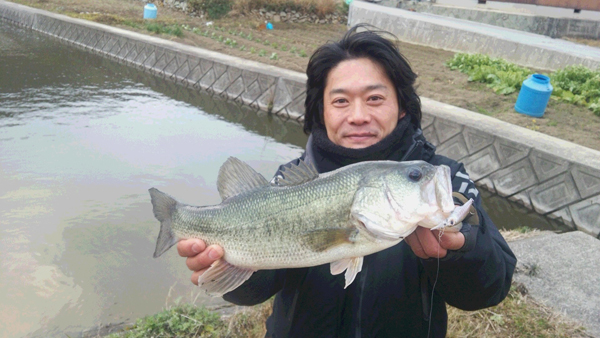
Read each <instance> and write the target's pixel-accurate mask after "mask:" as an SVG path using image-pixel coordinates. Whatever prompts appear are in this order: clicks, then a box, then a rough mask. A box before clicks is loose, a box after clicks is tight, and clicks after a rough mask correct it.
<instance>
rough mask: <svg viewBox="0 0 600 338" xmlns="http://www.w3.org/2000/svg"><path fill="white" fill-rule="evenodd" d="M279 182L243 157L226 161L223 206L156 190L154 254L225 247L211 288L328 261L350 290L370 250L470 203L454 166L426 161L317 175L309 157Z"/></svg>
mask: <svg viewBox="0 0 600 338" xmlns="http://www.w3.org/2000/svg"><path fill="white" fill-rule="evenodd" d="M281 174H282V175H280V176H278V177H277V179H276V180H273V181H272V182H269V181H267V180H266V179H265V178H264V177H263V176H262V175H260V174H259V173H257V172H256V171H255V170H254V169H252V167H250V166H249V165H248V164H246V163H244V162H243V161H241V160H239V159H237V158H235V157H230V158H229V159H227V161H226V162H225V163H224V164H223V165H222V166H221V168H220V170H219V175H218V179H217V190H218V191H219V194H220V196H221V198H222V202H221V203H220V204H218V205H210V206H192V205H187V204H184V203H181V202H178V201H177V200H176V199H175V198H173V197H171V196H169V195H168V194H166V193H163V192H161V191H159V190H158V189H156V188H151V189H149V192H150V197H151V202H152V206H153V213H154V216H155V217H156V219H157V220H158V221H159V222H160V231H159V235H158V239H157V242H156V249H155V252H154V257H155V258H157V257H159V256H161V255H162V254H163V253H165V252H166V251H167V250H168V249H169V248H171V247H172V246H173V245H175V244H176V243H177V242H178V241H180V240H182V239H188V238H199V239H202V240H203V241H204V242H205V243H206V245H213V244H216V245H220V246H221V247H222V248H223V250H224V255H223V257H222V258H221V259H219V260H217V261H215V262H214V263H213V264H212V265H211V266H210V267H209V268H208V269H207V270H206V271H205V272H204V273H203V274H202V275H201V276H200V277H199V280H198V285H199V287H201V288H202V289H203V290H204V291H206V293H207V294H209V295H212V296H222V295H223V294H225V293H227V292H230V291H232V290H235V289H236V288H237V287H239V286H240V285H241V284H243V283H244V282H245V281H246V280H247V279H248V278H250V276H251V275H252V274H253V273H254V272H256V271H258V270H269V269H283V268H301V267H310V266H317V265H322V264H330V271H331V273H332V274H333V275H338V274H341V273H343V272H344V271H345V275H344V276H345V287H348V285H350V284H351V283H352V282H353V281H354V279H355V277H356V275H357V274H358V273H359V272H360V271H361V269H362V264H363V257H364V256H366V255H370V254H373V253H375V252H378V251H381V250H384V249H387V248H389V247H391V246H394V245H396V244H398V243H399V242H400V241H402V240H403V239H404V238H405V237H406V236H408V235H410V234H411V233H412V232H413V231H414V230H415V229H416V228H417V226H423V227H427V228H432V229H440V230H443V231H458V230H460V226H461V224H462V223H461V222H462V220H463V219H464V218H465V217H466V216H467V215H468V213H469V207H470V206H471V204H472V202H473V201H472V200H469V201H468V202H467V203H465V204H464V205H462V206H455V204H454V200H453V198H452V184H451V180H450V179H451V178H450V168H449V167H447V166H444V165H442V166H434V165H432V164H429V163H427V162H424V161H409V162H395V161H367V162H360V163H356V164H352V165H348V166H345V167H342V168H340V169H337V170H335V171H331V172H328V173H323V174H319V173H318V172H317V170H316V169H315V167H314V166H313V165H311V164H310V163H306V162H304V161H300V162H299V164H298V165H291V166H290V167H284V169H283V170H282V172H281Z"/></svg>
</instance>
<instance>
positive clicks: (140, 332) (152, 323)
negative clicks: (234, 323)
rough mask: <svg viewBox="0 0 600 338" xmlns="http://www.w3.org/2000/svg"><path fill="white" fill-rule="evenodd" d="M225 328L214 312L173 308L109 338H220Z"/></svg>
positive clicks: (225, 325)
mask: <svg viewBox="0 0 600 338" xmlns="http://www.w3.org/2000/svg"><path fill="white" fill-rule="evenodd" d="M226 328H227V324H226V323H225V322H224V321H222V320H221V318H220V316H219V314H218V313H216V312H211V311H209V310H206V309H205V308H202V307H196V306H194V305H183V306H177V307H173V308H170V309H167V310H164V311H162V312H159V313H157V314H155V315H152V316H147V317H144V318H140V319H138V320H137V321H136V323H135V324H134V325H133V326H132V327H130V328H127V329H126V330H125V331H124V332H122V333H119V334H118V336H117V334H115V335H111V337H113V336H114V337H127V338H137V337H140V338H141V337H192V335H193V334H194V333H200V335H194V337H206V338H208V337H215V338H216V337H220V336H221V335H222V334H223V333H224V332H225V331H226Z"/></svg>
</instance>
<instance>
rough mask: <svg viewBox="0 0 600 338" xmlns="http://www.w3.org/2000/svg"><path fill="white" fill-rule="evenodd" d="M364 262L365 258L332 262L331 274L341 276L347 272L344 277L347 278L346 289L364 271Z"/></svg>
mask: <svg viewBox="0 0 600 338" xmlns="http://www.w3.org/2000/svg"><path fill="white" fill-rule="evenodd" d="M363 260H364V257H354V258H345V259H340V260H339V261H335V262H332V263H331V265H330V270H331V274H332V275H339V274H340V273H342V272H344V271H346V274H345V275H344V276H345V278H346V285H345V286H344V289H345V288H347V287H348V285H350V284H352V282H353V281H354V279H355V278H356V275H357V274H358V273H359V272H360V271H361V270H362V265H363Z"/></svg>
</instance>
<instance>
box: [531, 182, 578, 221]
mask: <svg viewBox="0 0 600 338" xmlns="http://www.w3.org/2000/svg"><path fill="white" fill-rule="evenodd" d="M529 197H531V203H532V204H533V208H534V209H535V211H537V212H539V213H541V214H546V213H549V212H552V211H554V210H557V209H559V208H562V207H564V206H567V205H569V204H571V203H573V202H576V201H577V200H579V199H580V196H579V192H578V191H577V188H576V187H575V182H574V181H573V178H572V177H571V175H570V174H569V173H565V174H562V175H559V176H557V177H554V178H552V179H550V180H548V181H546V182H544V183H542V184H539V185H538V186H536V187H533V188H532V189H531V190H530V191H529Z"/></svg>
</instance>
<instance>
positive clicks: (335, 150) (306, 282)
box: [177, 27, 516, 337]
mask: <svg viewBox="0 0 600 338" xmlns="http://www.w3.org/2000/svg"><path fill="white" fill-rule="evenodd" d="M357 28H359V27H354V28H352V29H350V30H349V31H348V32H347V33H346V34H345V35H344V37H343V38H342V39H341V40H340V41H339V42H335V43H328V44H326V45H324V46H322V47H320V48H319V49H318V50H317V51H316V52H315V53H314V54H313V56H312V57H311V59H310V62H309V65H308V68H307V75H308V81H307V97H306V101H305V108H306V115H305V122H304V131H305V132H306V133H309V134H310V137H309V140H308V144H307V145H306V152H305V153H304V154H303V156H302V157H301V158H302V159H304V160H305V161H308V162H312V163H313V164H314V165H315V166H316V168H317V170H318V171H319V172H320V173H324V172H328V171H332V170H335V169H337V168H340V167H342V166H345V165H349V164H352V163H356V162H360V161H368V160H395V161H409V160H424V161H427V162H429V163H432V164H434V165H442V164H444V165H447V166H449V167H450V168H451V175H452V185H453V191H455V194H454V195H455V202H456V203H457V204H462V203H464V202H465V201H466V200H467V199H469V198H473V199H474V200H475V203H474V206H475V207H474V210H473V216H471V217H470V218H468V219H466V220H465V221H464V222H463V228H462V230H461V232H458V233H456V232H455V233H450V232H446V233H443V234H440V233H438V232H437V231H431V230H429V229H425V228H421V227H419V228H417V230H416V231H415V232H413V234H411V235H410V236H408V237H407V238H406V239H405V240H404V241H402V242H400V243H399V244H398V245H396V246H394V247H391V248H389V249H387V250H384V251H381V252H378V253H375V254H373V255H369V256H367V257H365V260H364V264H363V268H362V271H361V272H360V273H359V274H358V276H357V280H356V281H355V282H354V283H352V284H351V285H350V286H349V287H348V288H347V289H344V277H343V276H342V275H337V276H333V275H332V274H331V272H330V268H329V264H326V265H322V266H316V267H311V268H303V269H282V270H262V271H258V272H256V273H255V274H254V275H252V277H251V278H250V279H249V280H248V281H246V282H245V283H244V284H242V286H240V287H239V288H238V289H236V290H234V291H232V292H230V293H228V294H225V295H224V297H223V298H224V299H226V300H228V301H231V302H233V303H236V304H241V305H253V304H257V303H261V302H263V301H265V300H267V299H269V298H270V297H272V296H273V295H276V297H275V301H274V307H273V314H272V315H271V317H270V318H269V319H268V320H267V330H268V332H267V336H268V337H428V336H429V337H443V336H445V334H446V328H447V314H446V307H445V303H448V304H450V305H452V306H455V307H458V308H461V309H464V310H476V309H480V308H484V307H488V306H493V305H496V304H498V303H499V302H501V301H502V300H503V299H504V297H506V294H507V293H508V291H509V288H510V285H511V280H512V274H513V270H514V267H515V264H516V259H515V257H514V255H513V253H512V252H511V251H510V249H509V247H508V245H507V244H506V242H505V241H504V239H503V238H502V236H501V235H500V233H499V232H498V230H497V229H496V227H495V226H494V224H493V223H492V221H491V220H490V219H489V217H488V216H487V214H486V213H485V211H484V210H483V209H482V207H481V198H480V196H479V194H478V191H477V189H476V188H475V186H474V184H473V182H472V181H470V180H469V176H468V175H467V173H466V172H465V170H464V167H463V165H462V164H459V163H457V162H455V161H453V160H450V159H448V158H446V157H443V156H439V155H435V147H434V146H432V145H431V144H430V143H428V142H427V141H426V140H425V138H424V137H423V134H422V132H421V130H420V120H421V108H420V100H419V97H418V96H417V95H416V93H415V90H414V88H413V84H414V81H415V78H416V74H415V73H413V71H412V70H411V68H410V66H409V65H408V63H407V61H406V60H405V59H404V57H403V56H402V55H401V54H400V53H399V51H398V50H397V48H396V47H395V46H394V45H393V44H392V43H391V42H389V41H388V40H386V39H384V38H383V37H382V35H383V33H381V32H373V31H369V30H367V31H364V32H357ZM298 161H299V159H297V160H295V161H292V162H294V163H298ZM280 169H281V168H280ZM278 175H279V176H280V175H281V170H280V171H279V174H278ZM274 181H275V182H276V181H277V175H276V177H275V178H274ZM177 249H178V252H179V254H180V255H181V256H183V257H187V266H188V267H189V268H190V269H191V270H193V271H194V272H193V274H192V282H193V283H194V284H197V282H198V277H199V276H200V275H201V274H202V273H203V272H204V271H205V270H206V269H207V268H208V267H209V266H210V264H212V263H213V262H214V261H215V260H217V259H219V258H220V257H221V256H222V255H223V249H222V248H220V247H218V246H212V247H209V248H205V244H204V243H203V242H202V241H200V240H186V241H181V242H180V243H179V244H178V245H177Z"/></svg>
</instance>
